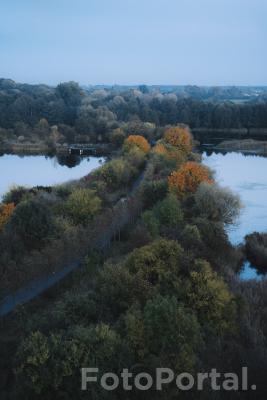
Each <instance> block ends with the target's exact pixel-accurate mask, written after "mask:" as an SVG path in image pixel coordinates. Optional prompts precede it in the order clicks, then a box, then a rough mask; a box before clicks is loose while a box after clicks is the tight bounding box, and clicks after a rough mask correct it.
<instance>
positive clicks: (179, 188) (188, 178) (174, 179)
mask: <svg viewBox="0 0 267 400" xmlns="http://www.w3.org/2000/svg"><path fill="white" fill-rule="evenodd" d="M202 182H207V183H210V184H212V183H213V179H212V178H211V172H210V170H209V168H208V167H205V166H204V165H201V164H198V163H196V162H194V161H188V162H187V163H185V164H183V165H182V167H181V168H180V169H179V170H178V171H173V172H172V173H171V175H170V176H169V178H168V184H169V188H170V190H171V191H174V192H175V193H176V194H177V195H178V197H183V196H184V195H186V194H187V193H194V192H196V190H197V188H198V186H199V185H200V183H202Z"/></svg>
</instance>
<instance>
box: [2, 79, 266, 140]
mask: <svg viewBox="0 0 267 400" xmlns="http://www.w3.org/2000/svg"><path fill="white" fill-rule="evenodd" d="M178 123H184V124H187V125H189V126H190V127H191V129H198V128H202V129H234V128H236V129H240V128H246V129H250V128H254V129H259V128H266V127H267V90H266V88H246V87H244V88H237V87H232V88H228V87H225V88H223V87H222V88H220V87H218V88H216V87H215V88H200V87H197V86H188V87H182V88H181V87H175V86H174V87H164V86H162V87H160V86H159V87H157V86H154V87H153V86H151V87H148V86H145V85H141V86H139V87H138V86H137V87H127V86H125V87H124V86H114V87H101V86H100V87H99V86H96V87H80V86H79V85H78V84H77V83H75V82H67V83H61V84H59V85H58V86H56V87H50V86H47V85H29V84H19V83H15V82H14V81H12V80H8V79H1V80H0V146H1V145H2V146H3V144H5V143H10V142H15V143H28V142H30V143H31V142H33V143H34V142H40V141H41V142H45V143H46V144H47V145H49V146H50V147H51V148H53V146H54V144H55V143H59V144H64V143H101V142H106V143H111V144H113V145H114V146H120V145H121V144H122V143H123V141H124V139H125V138H126V137H127V136H128V135H129V134H130V133H137V134H142V135H144V136H145V137H146V138H147V139H149V140H157V139H159V138H160V137H161V135H162V131H161V128H162V127H164V126H167V125H175V124H178Z"/></svg>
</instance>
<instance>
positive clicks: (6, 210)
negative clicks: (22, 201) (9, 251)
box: [0, 203, 15, 232]
mask: <svg viewBox="0 0 267 400" xmlns="http://www.w3.org/2000/svg"><path fill="white" fill-rule="evenodd" d="M14 209H15V205H14V203H7V204H2V205H1V206H0V232H1V231H2V230H3V229H4V226H5V225H6V223H7V221H8V220H9V218H10V217H11V215H12V213H13V211H14Z"/></svg>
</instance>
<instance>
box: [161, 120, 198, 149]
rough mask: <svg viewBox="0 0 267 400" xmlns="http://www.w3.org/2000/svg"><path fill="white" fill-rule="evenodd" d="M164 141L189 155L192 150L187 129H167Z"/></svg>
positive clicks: (176, 127)
mask: <svg viewBox="0 0 267 400" xmlns="http://www.w3.org/2000/svg"><path fill="white" fill-rule="evenodd" d="M164 140H165V141H166V142H167V143H169V144H171V145H172V146H174V147H176V148H177V149H179V150H181V151H182V152H183V153H190V151H191V150H192V135H191V133H190V131H189V129H188V128H184V127H181V126H173V127H171V128H168V129H167V130H166V132H165V134H164Z"/></svg>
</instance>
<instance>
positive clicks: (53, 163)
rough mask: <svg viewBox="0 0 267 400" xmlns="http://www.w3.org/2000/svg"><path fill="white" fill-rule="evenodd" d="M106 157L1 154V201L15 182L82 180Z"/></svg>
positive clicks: (47, 182) (32, 184) (55, 182)
mask: <svg viewBox="0 0 267 400" xmlns="http://www.w3.org/2000/svg"><path fill="white" fill-rule="evenodd" d="M104 160H105V159H104V157H79V156H73V155H71V156H58V157H56V156H54V157H48V156H18V155H13V154H4V155H3V156H0V200H1V197H2V196H3V194H4V193H5V192H7V191H8V190H9V189H10V187H12V186H13V185H23V186H28V187H32V186H37V185H39V186H50V185H55V184H58V183H63V182H67V181H69V180H73V179H79V178H81V177H82V176H84V175H87V174H88V173H89V172H91V171H92V170H93V169H95V168H97V167H99V166H100V165H101V164H102V163H103V162H104Z"/></svg>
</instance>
